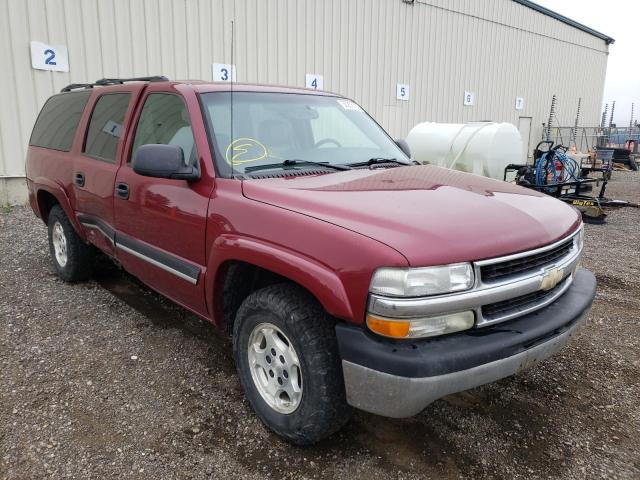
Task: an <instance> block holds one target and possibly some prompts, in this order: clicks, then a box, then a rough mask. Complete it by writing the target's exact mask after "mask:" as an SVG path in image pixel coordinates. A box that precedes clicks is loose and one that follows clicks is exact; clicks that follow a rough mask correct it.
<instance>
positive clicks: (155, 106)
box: [129, 93, 196, 165]
mask: <svg viewBox="0 0 640 480" xmlns="http://www.w3.org/2000/svg"><path fill="white" fill-rule="evenodd" d="M150 143H157V144H163V145H178V146H179V147H181V148H182V153H183V154H184V162H185V164H186V165H190V164H194V163H195V158H196V149H195V141H194V138H193V131H192V129H191V120H190V119H189V112H188V110H187V106H186V105H185V104H184V102H183V101H182V99H181V98H180V97H179V96H177V95H173V94H168V93H152V94H150V95H149V96H148V97H147V99H146V100H145V102H144V106H143V107H142V112H141V113H140V120H138V126H137V128H136V136H135V139H134V141H133V149H132V156H131V158H133V157H134V156H135V152H136V150H137V149H138V147H140V146H142V145H147V144H150ZM129 161H131V159H130V160H129Z"/></svg>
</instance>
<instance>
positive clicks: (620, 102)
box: [534, 0, 640, 127]
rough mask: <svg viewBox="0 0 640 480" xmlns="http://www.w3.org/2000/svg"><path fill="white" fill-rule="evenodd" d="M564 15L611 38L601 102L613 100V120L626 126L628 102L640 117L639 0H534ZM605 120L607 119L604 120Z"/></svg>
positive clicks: (636, 117) (628, 109)
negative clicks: (633, 106) (614, 102)
mask: <svg viewBox="0 0 640 480" xmlns="http://www.w3.org/2000/svg"><path fill="white" fill-rule="evenodd" d="M534 1H535V3H537V4H539V5H542V6H544V7H547V8H548V9H550V10H553V11H555V12H557V13H560V14H561V15H564V16H565V17H569V18H571V19H572V20H575V21H577V22H580V23H582V24H583V25H586V26H587V27H590V28H593V29H594V30H597V31H598V32H601V33H604V34H605V35H608V36H609V37H612V38H614V39H615V43H614V44H613V45H609V61H608V63H607V79H606V81H605V87H604V97H603V101H602V108H603V109H604V104H605V103H608V104H609V112H611V102H612V101H613V100H615V101H616V109H615V112H614V118H613V121H614V123H616V124H617V125H618V126H619V127H627V126H629V120H630V116H631V102H634V103H635V110H634V111H635V113H634V119H635V120H638V119H640V33H639V29H638V26H640V23H639V22H640V1H639V0H607V1H606V2H604V1H602V0H534ZM607 121H608V119H607Z"/></svg>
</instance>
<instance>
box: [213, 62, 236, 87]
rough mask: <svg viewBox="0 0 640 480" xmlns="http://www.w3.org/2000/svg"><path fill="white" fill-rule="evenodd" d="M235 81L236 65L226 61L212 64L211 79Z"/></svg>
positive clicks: (215, 80)
mask: <svg viewBox="0 0 640 480" xmlns="http://www.w3.org/2000/svg"><path fill="white" fill-rule="evenodd" d="M231 79H233V81H234V82H235V81H236V67H235V66H234V65H228V64H226V63H214V64H213V81H214V82H231Z"/></svg>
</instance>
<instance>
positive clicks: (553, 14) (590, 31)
mask: <svg viewBox="0 0 640 480" xmlns="http://www.w3.org/2000/svg"><path fill="white" fill-rule="evenodd" d="M513 1H514V2H516V3H519V4H520V5H524V6H525V7H528V8H531V9H532V10H535V11H537V12H540V13H542V14H543V15H547V16H549V17H551V18H555V19H556V20H558V21H560V22H562V23H566V24H567V25H571V26H572V27H574V28H577V29H578V30H582V31H583V32H587V33H588V34H590V35H593V36H594V37H598V38H601V39H602V40H604V41H605V42H606V43H607V45H610V44H612V43H613V42H615V40H614V39H613V38H611V37H610V36H608V35H605V34H604V33H600V32H598V31H596V30H594V29H593V28H589V27H587V26H586V25H583V24H581V23H579V22H576V21H575V20H571V19H570V18H568V17H565V16H564V15H560V14H559V13H556V12H554V11H553V10H549V9H548V8H545V7H543V6H542V5H538V4H537V3H533V2H530V1H529V0H513Z"/></svg>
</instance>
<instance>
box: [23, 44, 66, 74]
mask: <svg viewBox="0 0 640 480" xmlns="http://www.w3.org/2000/svg"><path fill="white" fill-rule="evenodd" d="M31 66H32V67H33V68H36V69H38V70H52V71H54V72H68V71H69V54H68V53H67V47H65V46H64V45H47V44H46V43H42V42H31Z"/></svg>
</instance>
